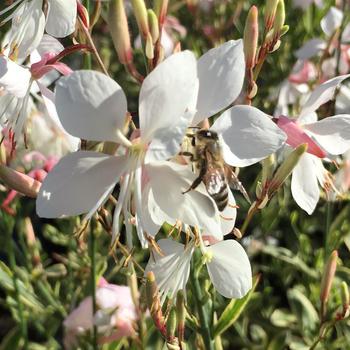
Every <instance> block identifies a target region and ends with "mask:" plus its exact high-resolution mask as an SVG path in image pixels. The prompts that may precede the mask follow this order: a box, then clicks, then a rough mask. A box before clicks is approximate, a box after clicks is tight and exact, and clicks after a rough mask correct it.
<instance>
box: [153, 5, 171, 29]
mask: <svg viewBox="0 0 350 350" xmlns="http://www.w3.org/2000/svg"><path fill="white" fill-rule="evenodd" d="M168 4H169V0H155V1H154V12H155V13H156V15H157V17H158V21H159V25H160V28H161V27H163V25H164V22H165V18H166V14H167V12H168Z"/></svg>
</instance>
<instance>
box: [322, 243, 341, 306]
mask: <svg viewBox="0 0 350 350" xmlns="http://www.w3.org/2000/svg"><path fill="white" fill-rule="evenodd" d="M337 260H338V252H337V251H336V250H333V252H332V254H331V255H330V257H329V259H328V261H327V264H326V266H325V269H324V271H323V277H322V282H321V295H320V299H321V301H324V302H327V301H328V298H329V293H330V290H331V287H332V283H333V278H334V275H335V270H336V268H337Z"/></svg>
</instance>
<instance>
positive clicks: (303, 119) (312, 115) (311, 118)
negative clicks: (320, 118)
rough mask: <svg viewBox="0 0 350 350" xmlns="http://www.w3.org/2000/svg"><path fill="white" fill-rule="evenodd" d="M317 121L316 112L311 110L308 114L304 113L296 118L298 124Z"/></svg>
mask: <svg viewBox="0 0 350 350" xmlns="http://www.w3.org/2000/svg"><path fill="white" fill-rule="evenodd" d="M315 122H317V114H316V113H315V112H312V113H310V114H304V115H302V116H300V117H299V118H298V123H299V124H300V125H305V124H311V123H315Z"/></svg>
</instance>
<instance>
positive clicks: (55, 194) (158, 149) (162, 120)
mask: <svg viewBox="0 0 350 350" xmlns="http://www.w3.org/2000/svg"><path fill="white" fill-rule="evenodd" d="M197 86H198V83H197V72H196V60H195V58H194V56H193V54H192V53H191V52H189V51H185V52H181V53H178V54H175V55H172V56H170V57H169V58H167V59H166V60H165V61H164V62H162V64H160V65H159V66H158V67H157V68H155V69H154V70H153V71H152V72H151V73H150V74H149V75H148V76H147V77H146V79H145V80H144V82H143V84H142V86H141V91H140V97H139V120H140V138H139V139H137V140H134V141H133V143H131V142H130V141H128V140H127V139H126V138H125V137H124V136H123V135H122V133H121V130H123V128H124V125H125V121H126V112H127V103H126V97H125V95H124V92H123V91H122V89H121V87H120V86H119V85H118V84H117V83H116V82H115V81H113V80H112V79H111V78H109V77H107V76H105V75H103V74H101V73H98V72H93V71H77V72H74V73H73V74H72V75H71V76H69V77H65V78H62V79H61V80H60V81H59V82H58V84H57V87H56V107H57V111H58V115H59V117H60V120H61V122H62V125H63V127H64V128H65V129H66V130H67V131H68V132H69V133H70V134H72V135H74V136H77V137H80V138H82V139H85V140H93V141H111V142H117V143H121V144H123V146H125V148H126V152H124V153H125V154H124V155H116V156H109V155H105V154H101V153H95V152H85V151H79V152H76V153H73V154H71V155H68V156H67V157H65V158H63V159H62V160H61V161H60V162H59V164H58V165H57V166H56V167H55V168H54V169H53V171H52V172H51V173H50V174H49V175H48V176H47V178H46V180H45V182H44V183H43V185H42V187H41V191H40V194H39V196H38V199H37V212H38V214H39V216H42V217H60V216H64V215H79V214H83V213H88V214H87V217H90V216H91V215H92V213H94V212H95V211H96V210H97V209H98V207H99V206H101V205H102V204H103V203H104V201H105V200H106V199H107V198H108V196H109V194H110V193H111V192H112V190H113V188H114V186H115V185H116V183H117V182H120V184H121V188H120V194H119V200H118V204H117V206H116V208H115V210H114V227H113V233H114V234H116V233H117V232H118V229H119V215H120V214H121V213H123V214H124V219H125V223H126V227H127V230H128V237H129V243H131V231H130V225H128V222H129V219H131V215H132V214H133V213H134V212H135V219H136V226H137V232H138V235H139V238H140V240H141V242H142V244H143V245H144V246H145V245H146V241H145V236H144V232H143V231H144V229H146V230H147V231H153V230H156V229H157V227H159V226H158V225H159V224H161V223H160V221H161V220H162V218H164V217H170V218H174V219H178V220H181V221H182V222H183V223H185V224H188V225H191V226H198V227H202V228H205V229H206V230H208V231H214V232H215V231H220V226H219V225H220V224H219V215H218V211H217V208H216V206H215V203H214V202H213V200H212V199H211V198H210V197H209V196H208V195H207V193H206V190H205V188H204V187H203V186H201V187H199V188H198V190H197V191H193V193H191V194H189V196H184V195H183V194H182V192H183V191H184V190H185V189H186V188H188V186H189V185H190V184H191V183H192V182H193V180H194V178H195V174H193V173H192V172H191V171H190V170H188V169H187V168H186V167H185V166H181V165H178V164H175V163H170V162H167V161H166V160H167V159H169V158H171V157H172V156H174V155H175V154H176V153H177V152H178V151H179V148H180V144H181V142H182V139H183V137H184V134H185V131H186V129H187V126H188V125H189V123H190V121H191V119H192V117H193V113H194V112H193V111H194V107H195V101H196V97H197V91H198V90H197V89H198V88H197ZM147 186H149V188H148V190H147V192H146V191H145V189H146V187H147ZM132 192H133V195H132ZM143 192H144V193H147V196H148V197H146V198H145V199H143V198H142V195H141V194H142V193H143ZM151 196H152V197H151ZM149 198H152V200H154V203H156V207H158V208H160V210H157V213H158V214H159V216H158V217H156V218H155V217H154V216H155V212H153V213H152V215H153V218H150V215H147V213H145V210H144V209H143V206H142V201H145V200H146V201H147V200H150V199H149ZM150 207H151V206H150ZM148 214H149V213H148ZM148 233H149V234H155V233H156V232H148Z"/></svg>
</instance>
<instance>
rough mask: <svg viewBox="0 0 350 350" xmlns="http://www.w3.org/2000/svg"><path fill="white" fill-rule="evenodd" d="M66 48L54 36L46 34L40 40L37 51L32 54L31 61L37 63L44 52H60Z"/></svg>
mask: <svg viewBox="0 0 350 350" xmlns="http://www.w3.org/2000/svg"><path fill="white" fill-rule="evenodd" d="M63 50H64V46H63V45H62V44H61V43H60V42H59V41H58V40H57V39H55V38H54V37H52V36H50V35H47V34H44V36H43V38H42V39H41V41H40V44H39V46H38V47H37V48H36V50H35V51H33V52H32V54H31V55H30V63H31V64H33V63H36V62H39V61H40V60H41V58H42V57H43V55H44V53H48V52H52V53H55V54H59V53H60V52H62V51H63Z"/></svg>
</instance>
